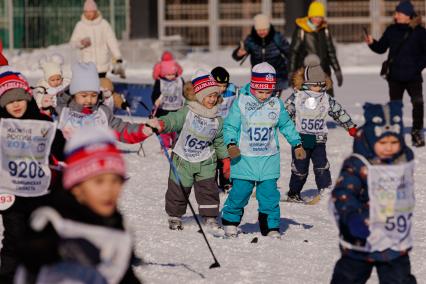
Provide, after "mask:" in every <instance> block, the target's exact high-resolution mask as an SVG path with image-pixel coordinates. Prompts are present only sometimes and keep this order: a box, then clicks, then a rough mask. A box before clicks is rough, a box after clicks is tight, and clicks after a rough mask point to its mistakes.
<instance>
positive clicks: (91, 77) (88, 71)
mask: <svg viewBox="0 0 426 284" xmlns="http://www.w3.org/2000/svg"><path fill="white" fill-rule="evenodd" d="M71 69H72V77H71V83H70V93H71V95H75V94H77V93H79V92H96V93H99V92H100V83H99V76H98V71H97V70H96V66H95V64H94V63H92V62H89V63H75V64H74V65H73V66H72V68H71Z"/></svg>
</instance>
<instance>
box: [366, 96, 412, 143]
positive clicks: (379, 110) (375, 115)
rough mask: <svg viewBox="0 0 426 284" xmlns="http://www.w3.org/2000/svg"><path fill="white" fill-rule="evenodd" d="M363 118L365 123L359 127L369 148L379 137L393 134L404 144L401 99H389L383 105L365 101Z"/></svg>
mask: <svg viewBox="0 0 426 284" xmlns="http://www.w3.org/2000/svg"><path fill="white" fill-rule="evenodd" d="M364 118H365V123H364V125H363V126H362V127H361V129H362V130H363V132H364V136H365V137H366V139H367V142H368V144H369V145H370V147H371V149H373V147H374V144H375V143H376V142H377V141H378V140H379V139H381V138H383V137H385V136H387V135H394V136H396V137H397V138H398V139H399V140H400V141H401V143H403V144H405V143H404V125H403V121H402V118H403V115H402V101H390V102H389V103H387V104H385V105H381V104H370V103H366V104H365V105H364Z"/></svg>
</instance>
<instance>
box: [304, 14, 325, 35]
mask: <svg viewBox="0 0 426 284" xmlns="http://www.w3.org/2000/svg"><path fill="white" fill-rule="evenodd" d="M308 21H309V18H308V17H303V18H297V19H296V26H298V27H300V28H301V29H303V30H304V31H305V32H307V33H312V32H315V31H314V30H313V29H311V27H310V26H309V25H308ZM326 27H327V22H326V21H325V20H324V21H323V22H322V24H321V26H319V27H318V29H317V31H318V30H321V29H325V28H326Z"/></svg>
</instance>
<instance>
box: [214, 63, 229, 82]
mask: <svg viewBox="0 0 426 284" xmlns="http://www.w3.org/2000/svg"><path fill="white" fill-rule="evenodd" d="M211 74H212V76H213V79H214V80H215V81H216V82H217V83H224V84H228V83H229V73H228V71H226V69H225V68H223V67H221V66H218V67H215V68H214V69H213V70H212V72H211Z"/></svg>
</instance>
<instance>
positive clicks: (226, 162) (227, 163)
mask: <svg viewBox="0 0 426 284" xmlns="http://www.w3.org/2000/svg"><path fill="white" fill-rule="evenodd" d="M222 165H223V168H222V173H223V175H224V176H225V178H226V179H229V177H230V176H231V159H229V158H226V159H223V160H222Z"/></svg>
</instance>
